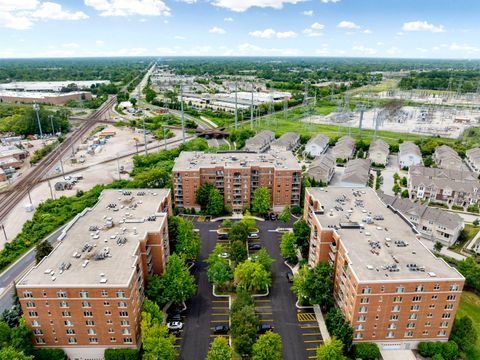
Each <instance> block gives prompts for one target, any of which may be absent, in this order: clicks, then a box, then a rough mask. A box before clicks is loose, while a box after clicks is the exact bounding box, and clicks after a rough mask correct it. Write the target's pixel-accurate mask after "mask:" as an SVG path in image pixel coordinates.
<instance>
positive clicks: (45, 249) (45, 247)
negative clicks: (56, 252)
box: [35, 240, 53, 264]
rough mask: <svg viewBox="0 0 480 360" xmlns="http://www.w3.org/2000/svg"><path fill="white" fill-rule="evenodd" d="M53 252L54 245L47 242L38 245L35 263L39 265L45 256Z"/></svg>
mask: <svg viewBox="0 0 480 360" xmlns="http://www.w3.org/2000/svg"><path fill="white" fill-rule="evenodd" d="M52 250H53V246H52V244H50V242H48V241H47V240H44V241H42V242H41V243H38V244H37V246H36V249H35V261H36V263H37V264H38V263H39V262H40V261H41V260H42V259H43V258H44V257H45V256H47V255H48V254H50V253H51V252H52Z"/></svg>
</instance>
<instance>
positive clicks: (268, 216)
mask: <svg viewBox="0 0 480 360" xmlns="http://www.w3.org/2000/svg"><path fill="white" fill-rule="evenodd" d="M263 220H265V221H268V220H270V214H268V213H267V214H264V215H263Z"/></svg>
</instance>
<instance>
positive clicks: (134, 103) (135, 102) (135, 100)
mask: <svg viewBox="0 0 480 360" xmlns="http://www.w3.org/2000/svg"><path fill="white" fill-rule="evenodd" d="M129 101H130V102H131V103H132V106H133V107H135V105H137V99H135V98H130V100H129Z"/></svg>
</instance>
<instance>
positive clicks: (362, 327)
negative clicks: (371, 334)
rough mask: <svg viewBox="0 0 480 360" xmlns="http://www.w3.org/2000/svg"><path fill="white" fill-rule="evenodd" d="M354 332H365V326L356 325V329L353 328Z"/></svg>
mask: <svg viewBox="0 0 480 360" xmlns="http://www.w3.org/2000/svg"><path fill="white" fill-rule="evenodd" d="M355 330H357V331H362V330H365V325H363V324H360V325H357V327H356V328H355Z"/></svg>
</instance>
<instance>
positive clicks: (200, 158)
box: [173, 151, 302, 171]
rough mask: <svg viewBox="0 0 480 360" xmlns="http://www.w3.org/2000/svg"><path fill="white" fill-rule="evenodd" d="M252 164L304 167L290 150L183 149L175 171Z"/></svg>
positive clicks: (287, 167)
mask: <svg viewBox="0 0 480 360" xmlns="http://www.w3.org/2000/svg"><path fill="white" fill-rule="evenodd" d="M251 166H259V167H272V168H273V167H274V168H275V169H277V170H296V171H301V170H302V168H301V167H300V164H299V163H298V161H297V159H296V158H295V156H294V155H293V154H292V153H291V152H290V151H281V152H269V153H262V154H259V153H254V152H241V151H240V152H238V151H236V152H221V153H205V152H203V151H183V152H181V153H180V156H179V157H178V158H177V159H176V160H175V165H174V166H173V171H187V170H192V171H195V170H199V169H205V168H212V169H214V168H217V167H224V168H228V169H242V168H249V167H251Z"/></svg>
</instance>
